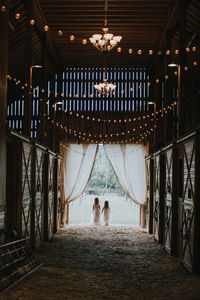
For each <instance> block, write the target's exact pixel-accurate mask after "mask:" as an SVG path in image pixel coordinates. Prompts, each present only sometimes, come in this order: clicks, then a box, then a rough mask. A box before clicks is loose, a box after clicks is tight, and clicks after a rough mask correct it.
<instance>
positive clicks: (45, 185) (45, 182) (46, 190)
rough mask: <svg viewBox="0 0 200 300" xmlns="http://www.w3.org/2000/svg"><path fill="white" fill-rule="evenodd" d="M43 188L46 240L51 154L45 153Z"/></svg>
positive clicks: (47, 234)
mask: <svg viewBox="0 0 200 300" xmlns="http://www.w3.org/2000/svg"><path fill="white" fill-rule="evenodd" d="M43 176H44V177H43V189H44V241H48V239H49V218H48V212H49V187H48V183H49V154H48V153H45V154H44V173H43Z"/></svg>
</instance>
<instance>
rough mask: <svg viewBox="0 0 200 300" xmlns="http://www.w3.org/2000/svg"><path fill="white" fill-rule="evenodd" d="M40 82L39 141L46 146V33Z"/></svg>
mask: <svg viewBox="0 0 200 300" xmlns="http://www.w3.org/2000/svg"><path fill="white" fill-rule="evenodd" d="M41 55H42V57H41V61H42V82H41V91H40V93H41V97H40V99H41V102H40V108H39V109H40V111H39V116H40V126H39V133H38V135H39V139H40V141H41V142H42V143H43V144H44V145H47V123H46V113H47V111H46V107H47V105H46V101H47V93H48V90H47V32H44V34H43V37H42V54H41Z"/></svg>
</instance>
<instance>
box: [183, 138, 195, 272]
mask: <svg viewBox="0 0 200 300" xmlns="http://www.w3.org/2000/svg"><path fill="white" fill-rule="evenodd" d="M183 147H184V183H183V199H182V228H181V236H182V244H183V246H182V247H183V248H182V261H183V264H184V265H185V267H186V268H187V269H189V270H190V271H192V266H193V244H194V202H195V196H194V195H195V194H194V184H195V139H191V140H190V141H187V142H185V143H184V144H183Z"/></svg>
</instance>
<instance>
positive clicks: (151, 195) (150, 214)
mask: <svg viewBox="0 0 200 300" xmlns="http://www.w3.org/2000/svg"><path fill="white" fill-rule="evenodd" d="M153 167H154V160H153V159H150V186H149V189H150V190H149V233H150V234H152V233H153Z"/></svg>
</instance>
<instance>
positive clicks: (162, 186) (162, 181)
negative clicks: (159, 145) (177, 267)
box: [158, 154, 165, 243]
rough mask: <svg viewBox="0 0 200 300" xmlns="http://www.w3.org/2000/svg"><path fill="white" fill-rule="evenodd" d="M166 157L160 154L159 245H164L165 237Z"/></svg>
mask: <svg viewBox="0 0 200 300" xmlns="http://www.w3.org/2000/svg"><path fill="white" fill-rule="evenodd" d="M164 159H165V158H164V155H163V154H160V189H159V190H160V195H159V229H158V230H159V233H158V239H159V243H163V237H164V195H165V161H164Z"/></svg>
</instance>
